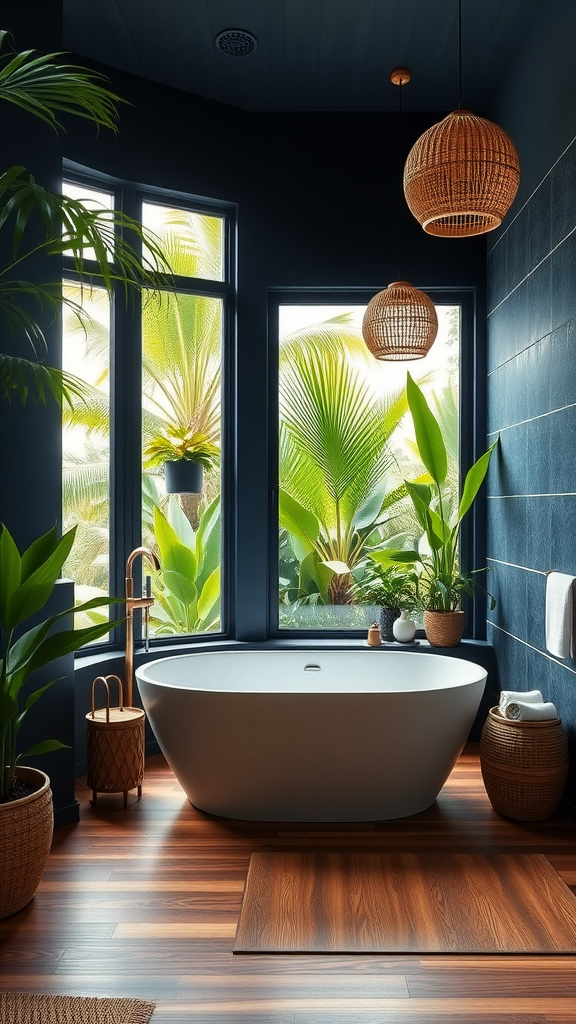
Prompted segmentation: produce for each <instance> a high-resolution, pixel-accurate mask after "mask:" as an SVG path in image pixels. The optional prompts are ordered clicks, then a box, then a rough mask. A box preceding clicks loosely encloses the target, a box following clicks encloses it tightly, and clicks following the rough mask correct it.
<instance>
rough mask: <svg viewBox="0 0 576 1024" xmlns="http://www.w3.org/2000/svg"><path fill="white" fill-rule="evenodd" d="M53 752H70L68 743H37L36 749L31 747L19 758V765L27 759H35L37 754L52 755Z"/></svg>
mask: <svg viewBox="0 0 576 1024" xmlns="http://www.w3.org/2000/svg"><path fill="white" fill-rule="evenodd" d="M53 750H69V746H68V744H66V743H61V742H60V740H43V741H42V743H37V744H36V745H35V746H34V747H30V749H29V750H26V751H24V753H22V754H20V755H19V756H18V758H17V763H18V764H20V763H21V762H22V760H23V758H25V757H34V756H35V755H36V754H50V753H51V752H52V751H53Z"/></svg>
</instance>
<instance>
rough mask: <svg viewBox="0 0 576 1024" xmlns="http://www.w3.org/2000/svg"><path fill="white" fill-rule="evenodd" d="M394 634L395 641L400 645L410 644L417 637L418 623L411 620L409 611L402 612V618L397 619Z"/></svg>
mask: <svg viewBox="0 0 576 1024" xmlns="http://www.w3.org/2000/svg"><path fill="white" fill-rule="evenodd" d="M392 632H393V633H394V639H395V640H397V641H398V643H399V644H409V643H410V641H411V640H413V639H414V637H415V635H416V623H415V622H414V619H411V618H410V613H409V612H407V611H401V612H400V618H399V619H396V621H395V622H394V625H393V626H392Z"/></svg>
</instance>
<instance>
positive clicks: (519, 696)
mask: <svg viewBox="0 0 576 1024" xmlns="http://www.w3.org/2000/svg"><path fill="white" fill-rule="evenodd" d="M511 700H512V701H516V700H521V701H523V702H524V704H542V701H543V700H544V698H543V696H542V694H541V693H540V690H525V691H524V692H522V690H502V693H501V694H500V702H499V707H500V710H501V712H502V714H504V708H505V707H506V705H507V704H509V703H510V701H511Z"/></svg>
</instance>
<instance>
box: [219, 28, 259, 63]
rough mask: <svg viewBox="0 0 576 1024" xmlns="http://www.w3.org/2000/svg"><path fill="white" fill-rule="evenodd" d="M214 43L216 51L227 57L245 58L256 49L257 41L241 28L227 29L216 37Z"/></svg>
mask: <svg viewBox="0 0 576 1024" xmlns="http://www.w3.org/2000/svg"><path fill="white" fill-rule="evenodd" d="M215 43H216V49H217V50H221V51H222V53H227V54H228V56H229V57H247V56H248V54H250V53H253V52H254V50H255V49H256V47H257V45H258V40H257V39H256V36H253V35H252V33H251V32H245V31H244V29H242V28H227V29H225V30H224V32H220V33H219V34H218V35H217V36H216V39H215Z"/></svg>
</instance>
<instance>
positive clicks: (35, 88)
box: [0, 31, 170, 404]
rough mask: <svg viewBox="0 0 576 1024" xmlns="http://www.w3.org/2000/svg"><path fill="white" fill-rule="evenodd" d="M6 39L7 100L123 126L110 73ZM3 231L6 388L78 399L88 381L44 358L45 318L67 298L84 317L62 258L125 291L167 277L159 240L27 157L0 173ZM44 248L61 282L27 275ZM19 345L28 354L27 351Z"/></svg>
mask: <svg viewBox="0 0 576 1024" xmlns="http://www.w3.org/2000/svg"><path fill="white" fill-rule="evenodd" d="M9 39H10V34H9V33H8V32H6V31H0V102H1V101H2V100H3V101H5V102H8V103H10V104H12V105H15V106H17V107H19V108H20V109H21V110H23V111H24V112H25V113H27V114H30V115H32V116H34V117H37V118H39V119H40V120H41V121H44V122H46V123H47V124H49V125H50V126H51V127H52V128H53V129H54V131H55V133H56V134H58V133H59V132H60V131H61V130H63V126H62V124H61V122H60V121H59V119H58V115H59V114H60V112H62V113H66V114H72V115H74V116H77V117H80V118H84V119H86V120H88V121H91V122H92V123H93V124H95V125H97V126H98V127H100V126H102V127H105V128H108V129H111V130H112V131H117V123H116V122H117V106H118V104H119V103H121V102H122V100H121V99H120V97H118V96H117V95H116V94H115V93H114V92H112V91H111V90H110V89H109V88H108V85H107V84H106V83H107V79H106V78H104V77H103V76H102V75H100V74H98V73H97V72H93V71H90V70H87V69H85V68H81V67H78V66H76V65H74V64H67V63H65V62H63V61H62V60H61V58H62V54H60V53H49V54H38V53H37V51H35V50H24V51H22V52H21V53H17V52H15V51H14V50H13V49H12V48H11V47H10V44H9ZM0 231H2V232H3V233H4V237H6V236H8V239H7V241H6V244H5V245H4V247H3V249H4V251H5V252H10V253H11V258H10V259H9V261H8V262H7V263H6V264H5V265H3V266H0V322H2V323H3V325H4V331H5V333H6V334H7V336H11V337H12V338H13V339H14V344H15V348H16V350H15V351H13V350H12V351H10V352H6V351H3V352H0V396H1V397H2V398H3V399H4V400H6V401H11V400H12V399H13V398H17V399H18V400H19V401H21V402H23V403H25V402H26V401H27V400H28V398H30V399H32V400H34V401H36V402H46V401H47V399H48V397H49V396H52V397H53V398H55V399H56V400H57V401H58V402H59V403H60V404H62V403H63V402H68V403H71V402H72V401H73V399H74V398H79V397H83V396H84V395H85V393H86V388H85V386H84V384H83V382H82V381H81V380H79V379H78V378H77V377H74V376H73V375H71V374H67V373H64V372H63V371H62V370H61V369H60V368H58V367H54V366H49V365H47V364H46V361H45V360H46V355H47V352H48V347H47V342H46V337H45V333H44V332H45V327H46V324H47V323H51V322H53V321H54V320H56V319H57V317H58V316H59V314H60V310H61V308H62V304H63V303H64V304H65V305H68V307H69V308H70V309H72V310H73V312H74V313H75V314H76V315H77V316H78V318H79V319H80V320H82V317H83V311H82V307H81V306H80V305H78V304H76V303H74V301H73V300H72V299H70V298H69V297H67V296H66V295H64V296H63V295H62V285H61V280H60V278H61V273H60V260H59V257H61V256H62V254H63V253H66V254H67V255H68V256H71V258H72V259H73V262H74V268H75V270H76V272H77V273H78V275H79V276H80V279H81V280H84V281H85V280H87V278H89V277H91V276H92V275H93V274H95V275H96V276H97V277H99V279H100V281H101V283H102V285H103V287H104V288H105V289H106V291H107V292H108V293H109V295H112V293H113V292H116V290H117V286H118V285H120V286H121V288H123V289H124V291H125V294H126V297H128V295H129V293H130V291H131V290H132V289H133V288H135V289H136V290H141V289H142V288H151V289H158V288H160V287H161V286H162V285H164V286H165V285H166V284H167V283H168V282H169V281H170V269H169V265H168V263H167V261H166V257H165V255H164V253H163V250H162V247H161V245H160V244H159V241H158V239H157V238H156V237H155V236H154V234H153V233H152V232H150V231H146V230H144V229H143V227H142V225H141V224H140V223H139V222H138V221H136V220H134V219H133V218H131V217H128V216H126V215H125V214H124V213H122V212H120V211H117V210H106V209H103V208H94V209H88V207H87V206H86V205H84V204H83V203H82V202H80V201H79V200H77V199H73V198H71V197H69V196H65V195H61V194H60V193H56V192H52V191H51V190H50V189H47V188H45V187H44V186H43V185H42V184H41V183H40V182H38V181H36V179H35V178H34V176H33V175H32V174H30V172H29V171H28V170H26V168H25V167H22V166H20V165H14V166H12V167H8V168H7V169H6V170H5V171H4V172H3V173H2V174H0ZM142 244H143V253H141V246H142ZM88 250H91V259H90V261H89V262H87V261H86V260H85V253H86V252H87V251H88ZM42 254H43V255H45V256H48V257H55V260H54V271H55V278H56V279H55V280H54V281H46V282H39V281H37V280H30V279H27V277H26V267H27V266H29V265H30V264H33V263H34V261H35V259H36V258H37V257H38V255H42ZM22 345H23V351H24V352H26V353H27V355H24V354H22V353H21V351H20V346H22Z"/></svg>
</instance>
